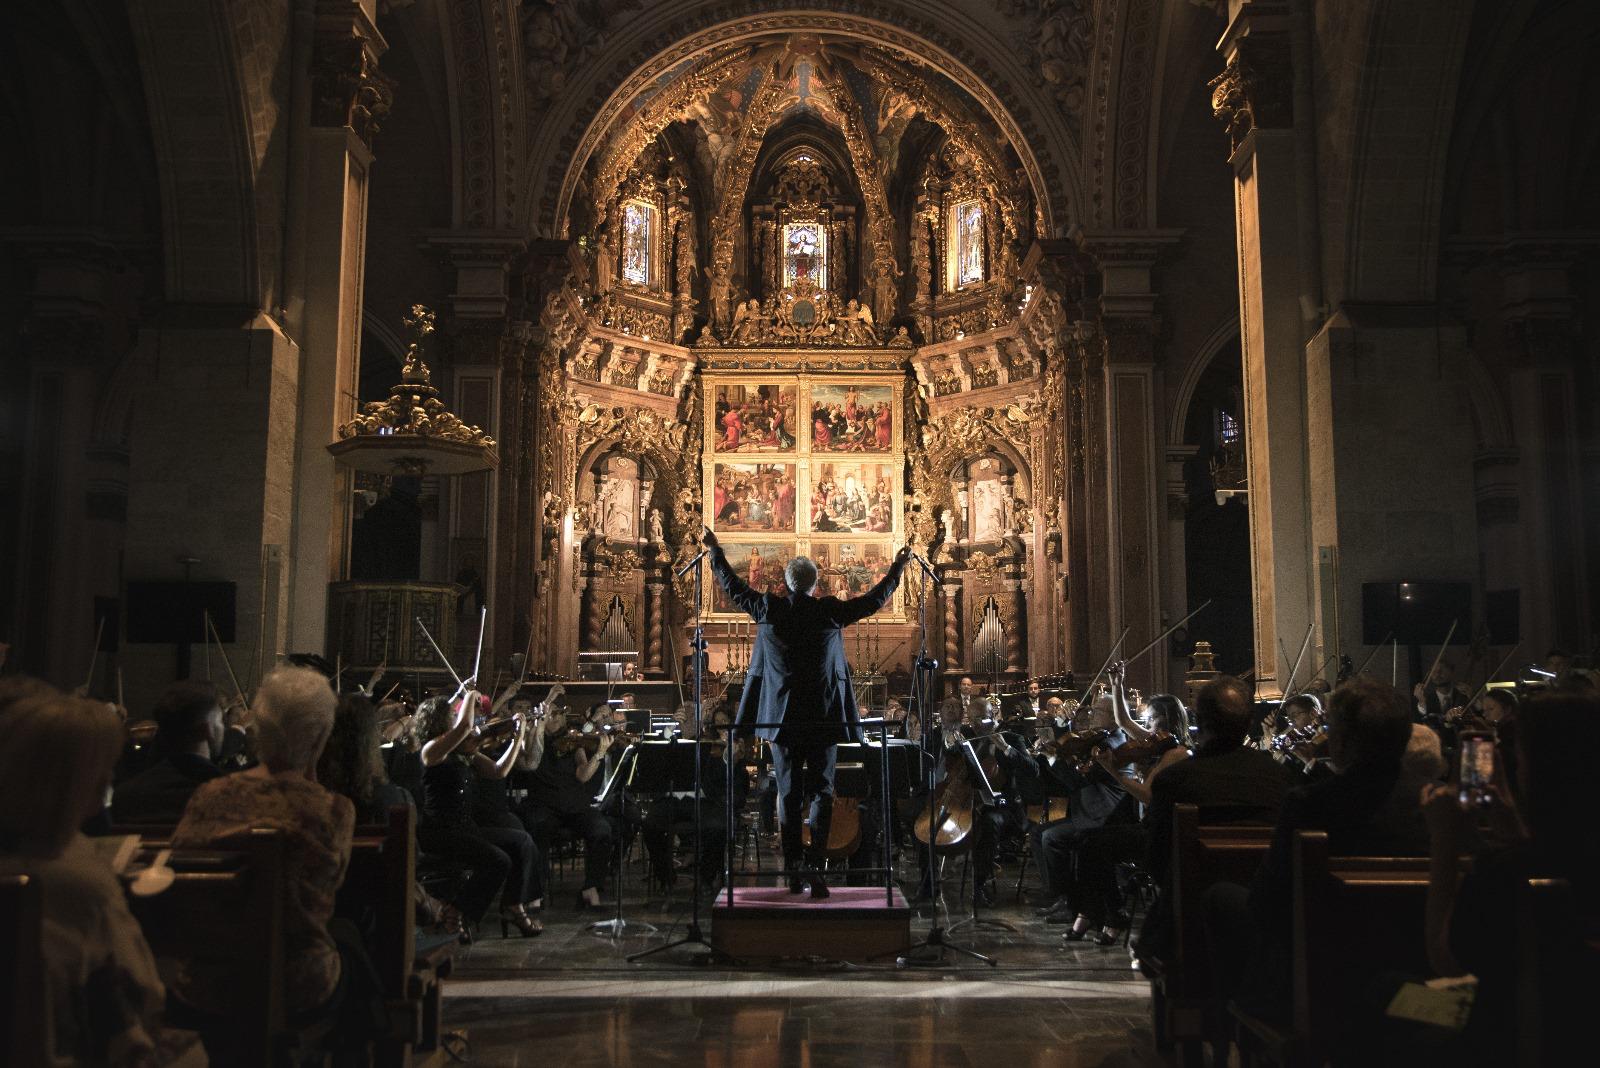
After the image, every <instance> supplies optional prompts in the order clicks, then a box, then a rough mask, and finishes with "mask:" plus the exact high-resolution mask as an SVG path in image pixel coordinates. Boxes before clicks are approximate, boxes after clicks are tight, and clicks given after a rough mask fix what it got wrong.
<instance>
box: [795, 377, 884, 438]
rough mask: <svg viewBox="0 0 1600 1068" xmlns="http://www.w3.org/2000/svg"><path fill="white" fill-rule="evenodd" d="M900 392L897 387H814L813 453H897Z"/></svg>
mask: <svg viewBox="0 0 1600 1068" xmlns="http://www.w3.org/2000/svg"><path fill="white" fill-rule="evenodd" d="M896 392H897V391H896V389H895V387H894V386H880V385H855V384H845V385H832V384H827V385H825V384H821V383H818V384H817V385H814V386H812V387H811V393H810V403H809V404H808V405H807V410H808V411H809V412H810V422H811V449H812V451H813V452H873V453H889V452H894V451H896V450H897V449H898V448H899V444H900V442H899V438H898V437H897V436H896V434H895V430H896V429H897V428H896V426H895V423H896V420H895V394H896Z"/></svg>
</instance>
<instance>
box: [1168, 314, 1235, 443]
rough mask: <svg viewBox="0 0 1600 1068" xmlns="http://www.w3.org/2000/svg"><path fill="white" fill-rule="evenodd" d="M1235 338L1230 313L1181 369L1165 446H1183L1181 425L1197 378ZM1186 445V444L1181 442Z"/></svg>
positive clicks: (1187, 414)
mask: <svg viewBox="0 0 1600 1068" xmlns="http://www.w3.org/2000/svg"><path fill="white" fill-rule="evenodd" d="M1238 338H1239V314H1238V312H1234V313H1233V314H1231V315H1228V316H1227V317H1225V318H1224V319H1223V320H1222V321H1221V322H1219V323H1218V324H1217V325H1216V327H1215V328H1213V329H1212V331H1211V333H1209V334H1207V335H1206V338H1205V340H1204V341H1202V342H1201V343H1200V347H1199V348H1197V349H1195V351H1194V355H1193V356H1191V357H1190V358H1189V362H1188V363H1187V364H1186V365H1185V366H1184V369H1183V377H1182V378H1181V379H1179V380H1178V388H1177V391H1176V392H1175V393H1174V394H1173V397H1172V415H1171V418H1170V419H1169V420H1168V421H1167V442H1168V443H1169V444H1173V445H1176V444H1179V443H1185V442H1184V440H1183V439H1184V436H1185V432H1184V431H1185V424H1186V423H1187V422H1188V421H1189V405H1190V403H1191V402H1192V401H1193V400H1194V391H1195V387H1197V386H1198V385H1199V384H1200V378H1201V376H1202V375H1204V374H1205V373H1206V368H1208V367H1210V366H1211V361H1212V360H1214V359H1215V358H1216V356H1217V353H1218V352H1220V351H1222V348H1223V346H1225V345H1227V344H1228V342H1230V341H1237V340H1238ZM1185 444H1187V443H1185Z"/></svg>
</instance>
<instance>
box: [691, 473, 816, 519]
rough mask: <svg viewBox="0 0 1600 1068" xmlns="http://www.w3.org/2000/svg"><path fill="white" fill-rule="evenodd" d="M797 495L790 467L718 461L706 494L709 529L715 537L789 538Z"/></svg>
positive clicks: (793, 475)
mask: <svg viewBox="0 0 1600 1068" xmlns="http://www.w3.org/2000/svg"><path fill="white" fill-rule="evenodd" d="M798 493H799V488H798V486H797V485H796V483H795V465H794V464H730V463H722V462H720V461H718V462H717V463H715V464H714V465H713V477H712V484H711V490H710V498H711V502H712V524H711V526H712V529H713V530H715V531H717V532H718V533H719V534H721V533H728V532H738V533H759V534H793V533H794V532H795V502H796V500H797V499H798Z"/></svg>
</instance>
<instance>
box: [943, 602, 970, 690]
mask: <svg viewBox="0 0 1600 1068" xmlns="http://www.w3.org/2000/svg"><path fill="white" fill-rule="evenodd" d="M943 587H944V598H943V605H944V657H943V662H942V663H941V664H940V668H941V669H942V670H944V671H946V672H949V671H953V670H956V669H958V668H961V667H964V666H965V665H966V658H965V654H964V653H963V652H962V648H961V645H962V643H961V629H962V628H961V609H962V604H961V583H959V582H946V583H943Z"/></svg>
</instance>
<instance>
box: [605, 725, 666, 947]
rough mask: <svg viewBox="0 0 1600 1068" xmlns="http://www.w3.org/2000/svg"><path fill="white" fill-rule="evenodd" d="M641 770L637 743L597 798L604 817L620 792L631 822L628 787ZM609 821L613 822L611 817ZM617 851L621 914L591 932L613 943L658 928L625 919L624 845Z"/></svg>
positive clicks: (624, 818)
mask: <svg viewBox="0 0 1600 1068" xmlns="http://www.w3.org/2000/svg"><path fill="white" fill-rule="evenodd" d="M638 769H639V746H638V745H637V744H635V745H630V746H628V748H626V749H624V750H623V751H622V755H621V756H619V757H618V758H617V767H616V770H615V771H613V772H612V773H611V778H610V779H608V780H606V785H605V788H604V789H602V790H601V791H600V796H599V797H597V798H595V806H596V807H598V808H599V809H600V810H601V814H602V815H604V810H605V806H606V803H607V802H608V801H610V799H611V792H612V790H615V791H616V793H617V808H618V810H619V811H620V812H621V813H622V822H623V823H626V822H627V819H628V786H629V785H630V784H631V783H632V781H633V778H634V776H635V774H636V773H637V772H638ZM606 818H607V819H610V817H609V816H607V817H606ZM615 850H616V865H615V869H614V870H615V872H616V880H617V888H616V889H617V893H616V900H617V914H616V915H615V916H613V917H612V918H611V919H609V920H596V921H595V922H593V923H591V924H590V925H589V933H591V934H603V935H605V936H606V937H607V938H610V939H611V940H612V941H616V940H617V939H619V938H621V937H622V933H623V932H624V931H626V930H628V929H630V928H634V929H636V931H637V933H639V934H645V935H652V934H655V933H656V930H657V928H656V925H655V924H653V923H645V922H644V921H643V920H634V921H633V922H631V923H630V922H628V921H627V920H625V919H623V918H622V842H617V843H616V846H615Z"/></svg>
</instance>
